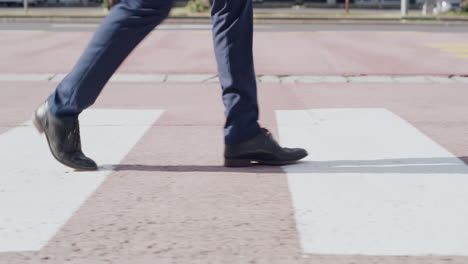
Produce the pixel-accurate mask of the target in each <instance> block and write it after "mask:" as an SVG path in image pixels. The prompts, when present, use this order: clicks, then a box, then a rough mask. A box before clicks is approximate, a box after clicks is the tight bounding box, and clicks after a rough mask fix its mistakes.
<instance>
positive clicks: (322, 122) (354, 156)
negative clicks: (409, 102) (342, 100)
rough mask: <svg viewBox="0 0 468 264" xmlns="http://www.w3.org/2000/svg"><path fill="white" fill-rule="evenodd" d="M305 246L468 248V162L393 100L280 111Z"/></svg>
mask: <svg viewBox="0 0 468 264" xmlns="http://www.w3.org/2000/svg"><path fill="white" fill-rule="evenodd" d="M277 118H278V126H279V133H280V139H281V143H282V144H284V145H288V146H303V147H305V148H307V149H308V151H309V153H310V156H309V157H308V158H307V159H306V161H305V162H303V163H301V164H297V165H294V166H285V167H284V169H285V171H286V172H287V174H288V182H289V188H290V191H291V195H292V200H293V206H294V210H295V217H296V224H297V229H298V232H299V235H300V239H301V245H302V248H303V250H304V251H305V253H313V254H363V255H463V256H468V228H466V223H468V206H467V205H468V192H467V190H468V166H466V165H465V164H464V163H463V162H462V161H460V160H459V159H458V158H456V157H455V156H454V155H452V154H451V153H450V152H448V151H447V150H445V149H444V148H442V147H441V146H439V145H438V144H436V143H435V142H433V141H432V140H431V139H429V138H428V137H427V136H425V135H424V134H422V133H421V132H419V131H418V130H417V129H415V128H414V127H413V126H411V125H410V124H409V123H408V122H406V121H404V120H402V119H401V118H399V117H398V116H396V115H394V114H393V113H391V112H389V111H387V110H385V109H317V110H309V111H307V110H304V111H277Z"/></svg>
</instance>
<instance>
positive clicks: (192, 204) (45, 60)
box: [0, 30, 468, 264]
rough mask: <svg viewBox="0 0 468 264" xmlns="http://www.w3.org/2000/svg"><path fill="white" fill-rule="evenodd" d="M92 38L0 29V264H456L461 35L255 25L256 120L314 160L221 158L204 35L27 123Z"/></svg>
mask: <svg viewBox="0 0 468 264" xmlns="http://www.w3.org/2000/svg"><path fill="white" fill-rule="evenodd" d="M90 37H91V32H79V31H74V32H52V31H0V39H1V47H2V48H1V49H0V164H1V168H2V169H1V171H0V263H1V264H32V263H54V264H55V263H57V264H63V263H76V264H78V263H79V264H81V263H83V264H85V263H86V264H101V263H132V264H137V263H142V264H143V263H203V264H207V263H214V264H218V263H265V264H273V263H278V264H289V263H320V264H322V263H323V264H345V263H346V264H351V263H359V264H371V263H378V264H387V263H388V264H390V263H391V264H400V263H418V264H430V263H432V264H436V263H437V264H441V263H456V264H466V263H468V228H466V223H468V207H467V206H466V205H467V204H468V192H466V190H467V189H468V167H467V165H465V163H464V161H466V162H468V158H467V157H468V137H467V136H466V135H467V131H468V115H467V112H468V104H467V98H468V89H467V88H468V86H467V85H468V84H467V83H468V82H467V78H466V76H467V75H468V58H466V56H467V55H466V54H467V53H466V51H465V50H466V49H468V34H466V33H444V32H440V33H437V32H432V33H431V32H426V33H423V32H406V33H405V32H377V31H376V32H372V31H370V32H361V31H356V32H258V34H256V37H255V54H256V57H255V60H256V66H257V74H258V75H259V95H260V96H259V98H260V105H261V120H260V122H261V124H262V125H264V126H266V127H268V128H270V129H271V130H272V132H273V134H274V135H275V137H276V138H278V139H279V140H280V142H282V143H283V144H288V145H297V146H298V147H305V148H307V149H308V151H309V153H310V154H311V155H310V157H308V159H306V160H305V161H303V162H300V163H299V164H296V165H291V166H285V167H269V166H253V167H249V168H240V169H234V168H224V167H222V151H223V141H222V130H221V128H222V125H223V107H222V103H221V100H220V98H221V95H220V88H219V84H218V83H217V80H216V65H215V61H214V58H213V55H212V51H211V50H212V43H211V39H210V38H211V35H210V33H209V32H206V31H190V30H186V31H176V30H174V31H171V30H168V31H155V32H153V33H152V34H151V35H150V36H149V37H148V38H147V39H146V40H145V41H144V42H143V43H142V44H141V46H140V47H138V49H137V50H135V51H134V52H133V53H132V55H131V56H130V57H129V58H128V60H127V61H126V62H125V63H124V65H122V67H121V68H120V69H119V72H118V74H117V75H116V76H115V78H114V79H113V81H111V82H110V83H109V84H108V85H107V87H106V88H105V90H104V92H103V93H102V95H101V97H100V98H99V99H98V101H97V103H96V104H95V105H94V106H93V107H92V108H91V109H89V111H87V112H86V113H84V114H83V116H82V120H81V122H82V136H83V148H84V151H85V153H86V154H88V155H89V156H90V157H94V158H95V159H96V161H97V162H98V163H99V164H100V165H101V167H100V170H99V171H97V172H75V171H72V170H71V169H68V168H65V167H63V166H62V165H60V164H58V163H57V162H55V161H54V160H53V158H52V157H51V155H50V154H49V153H48V150H47V146H46V143H45V140H44V138H42V137H40V136H39V135H37V133H35V131H34V130H33V128H32V126H31V124H30V122H29V121H28V120H29V118H30V116H31V113H32V112H33V111H34V109H35V108H36V107H37V106H38V105H39V104H40V103H41V102H42V100H43V99H44V98H45V97H46V96H47V95H48V94H49V93H50V92H51V91H52V90H53V89H54V87H55V86H56V85H57V81H59V80H60V78H62V77H63V74H64V73H66V72H67V71H68V70H69V69H70V68H71V67H72V65H73V63H74V61H75V60H76V59H77V57H78V56H79V54H80V52H81V50H82V49H83V47H84V45H85V44H86V42H87V41H88V40H89V38H90Z"/></svg>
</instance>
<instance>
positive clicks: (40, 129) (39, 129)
mask: <svg viewBox="0 0 468 264" xmlns="http://www.w3.org/2000/svg"><path fill="white" fill-rule="evenodd" d="M32 122H33V125H34V127H35V128H36V130H37V132H39V134H44V135H45V137H46V139H47V146H49V150H50V153H52V156H53V157H54V158H55V160H57V161H58V162H60V163H61V164H63V165H65V166H67V167H69V168H72V169H75V170H79V171H95V170H97V169H98V168H97V167H95V168H87V167H79V166H76V165H73V164H69V163H67V162H64V161H61V160H60V159H58V158H57V156H55V154H54V152H53V151H52V148H51V147H50V143H49V137H48V136H47V133H45V130H44V126H43V125H42V124H41V122H40V121H39V120H38V119H37V116H36V113H34V114H33V117H32Z"/></svg>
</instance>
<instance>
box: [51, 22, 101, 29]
mask: <svg viewBox="0 0 468 264" xmlns="http://www.w3.org/2000/svg"><path fill="white" fill-rule="evenodd" d="M50 26H51V27H52V28H97V27H98V26H99V25H98V24H71V23H66V24H52V25H50Z"/></svg>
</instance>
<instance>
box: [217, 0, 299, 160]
mask: <svg viewBox="0 0 468 264" xmlns="http://www.w3.org/2000/svg"><path fill="white" fill-rule="evenodd" d="M211 15H212V20H213V41H214V47H215V55H216V60H217V63H218V72H219V80H220V82H221V87H222V88H223V102H224V105H225V107H226V124H225V127H224V135H225V143H226V144H225V150H224V159H225V163H224V164H225V166H228V167H243V166H250V165H251V164H252V163H263V164H271V165H282V164H288V163H292V162H295V161H298V160H300V159H302V158H304V157H305V156H307V152H306V151H305V150H304V149H300V148H296V149H289V148H282V147H281V146H280V145H279V144H278V143H277V142H276V141H275V140H274V139H273V137H272V136H271V134H270V133H269V132H268V130H266V129H263V128H260V126H259V124H258V103H257V85H256V78H255V70H254V62H253V51H252V46H253V9H252V0H215V1H214V3H213V9H212V11H211Z"/></svg>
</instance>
